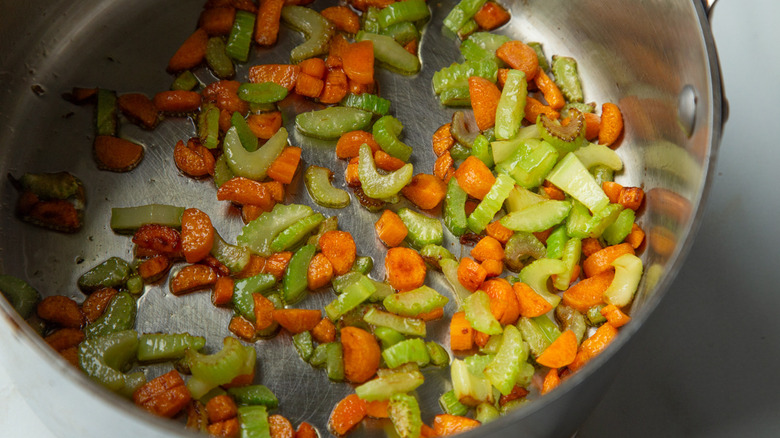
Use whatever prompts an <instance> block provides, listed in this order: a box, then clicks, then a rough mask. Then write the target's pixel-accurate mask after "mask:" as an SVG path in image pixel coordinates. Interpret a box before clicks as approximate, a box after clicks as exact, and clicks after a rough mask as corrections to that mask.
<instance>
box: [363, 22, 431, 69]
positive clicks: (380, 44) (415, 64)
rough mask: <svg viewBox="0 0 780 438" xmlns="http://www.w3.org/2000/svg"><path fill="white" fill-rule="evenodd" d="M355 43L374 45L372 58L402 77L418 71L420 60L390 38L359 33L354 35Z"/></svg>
mask: <svg viewBox="0 0 780 438" xmlns="http://www.w3.org/2000/svg"><path fill="white" fill-rule="evenodd" d="M355 41H371V42H372V43H374V58H375V59H376V60H377V61H379V63H380V65H382V66H384V67H385V68H388V69H389V70H392V71H395V72H398V73H401V74H404V75H413V74H415V73H417V72H418V71H420V59H419V58H418V57H417V56H415V55H412V54H411V53H409V52H407V51H406V49H404V47H403V46H402V45H400V44H398V42H396V40H394V39H393V38H392V37H389V36H386V35H379V34H376V33H370V32H364V31H360V32H358V33H357V35H355Z"/></svg>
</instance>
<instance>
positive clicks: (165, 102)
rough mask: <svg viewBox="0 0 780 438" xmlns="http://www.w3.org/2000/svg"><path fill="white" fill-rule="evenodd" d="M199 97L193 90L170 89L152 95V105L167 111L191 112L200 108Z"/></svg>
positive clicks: (176, 112)
mask: <svg viewBox="0 0 780 438" xmlns="http://www.w3.org/2000/svg"><path fill="white" fill-rule="evenodd" d="M200 102H201V97H200V94H198V93H196V92H195V91H187V90H170V91H161V92H159V93H157V94H155V95H154V106H155V107H157V109H158V110H160V111H162V112H167V113H175V114H178V113H191V112H194V111H197V110H198V108H200Z"/></svg>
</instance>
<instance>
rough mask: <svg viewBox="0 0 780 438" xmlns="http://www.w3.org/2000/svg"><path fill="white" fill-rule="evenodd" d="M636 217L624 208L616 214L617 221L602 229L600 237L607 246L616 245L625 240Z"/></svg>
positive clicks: (632, 211)
mask: <svg viewBox="0 0 780 438" xmlns="http://www.w3.org/2000/svg"><path fill="white" fill-rule="evenodd" d="M635 218H636V215H635V214H634V210H631V209H630V208H626V209H624V210H622V211H621V212H620V213H618V216H617V219H615V222H613V223H612V224H611V225H609V226H608V227H607V228H605V229H604V232H603V233H601V237H603V238H604V240H606V241H607V245H617V244H618V243H620V242H622V241H623V240H625V238H626V237H627V236H628V234H629V233H630V232H631V227H632V226H633V225H634V219H635Z"/></svg>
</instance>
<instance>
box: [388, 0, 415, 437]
mask: <svg viewBox="0 0 780 438" xmlns="http://www.w3.org/2000/svg"><path fill="white" fill-rule="evenodd" d="M409 1H414V0H409ZM402 3H405V2H402ZM423 3H424V2H423ZM387 412H388V414H389V416H390V421H391V422H392V423H393V427H395V431H396V432H397V433H398V436H399V437H400V438H419V437H420V430H421V429H422V424H423V422H422V415H421V414H420V405H419V403H417V399H416V398H414V397H413V396H411V395H409V394H393V396H392V397H390V404H389V406H388V407H387Z"/></svg>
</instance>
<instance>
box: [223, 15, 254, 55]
mask: <svg viewBox="0 0 780 438" xmlns="http://www.w3.org/2000/svg"><path fill="white" fill-rule="evenodd" d="M255 18H256V17H255V14H253V13H251V12H247V11H241V10H238V11H236V18H234V19H233V27H232V28H231V29H230V35H228V39H227V44H226V45H225V53H227V55H228V56H230V57H231V58H233V59H235V60H236V61H239V62H246V61H247V60H248V59H249V49H250V47H251V46H252V35H253V33H254V31H255Z"/></svg>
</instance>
